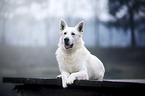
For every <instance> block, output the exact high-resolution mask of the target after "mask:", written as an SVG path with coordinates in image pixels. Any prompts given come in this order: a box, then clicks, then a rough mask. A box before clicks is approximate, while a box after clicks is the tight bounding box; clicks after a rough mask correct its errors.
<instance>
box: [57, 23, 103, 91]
mask: <svg viewBox="0 0 145 96" xmlns="http://www.w3.org/2000/svg"><path fill="white" fill-rule="evenodd" d="M83 32H84V21H82V22H80V23H79V24H78V25H77V26H76V27H68V26H67V24H66V23H65V21H64V20H61V22H60V34H61V37H60V40H59V44H58V49H57V51H56V58H57V61H58V64H59V69H60V72H61V75H59V76H58V77H60V76H61V77H62V86H63V88H65V87H67V84H72V83H73V82H74V80H89V79H97V80H102V79H103V77H104V73H105V69H104V66H103V64H102V62H101V61H100V60H99V59H98V58H97V57H96V56H94V55H92V54H91V53H90V52H89V51H88V50H87V49H86V47H85V46H84V42H83V40H82V35H83Z"/></svg>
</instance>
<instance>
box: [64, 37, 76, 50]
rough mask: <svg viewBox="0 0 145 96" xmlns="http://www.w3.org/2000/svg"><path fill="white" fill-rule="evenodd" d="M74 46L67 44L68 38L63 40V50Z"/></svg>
mask: <svg viewBox="0 0 145 96" xmlns="http://www.w3.org/2000/svg"><path fill="white" fill-rule="evenodd" d="M73 45H74V44H69V38H65V39H64V47H65V49H72V47H73Z"/></svg>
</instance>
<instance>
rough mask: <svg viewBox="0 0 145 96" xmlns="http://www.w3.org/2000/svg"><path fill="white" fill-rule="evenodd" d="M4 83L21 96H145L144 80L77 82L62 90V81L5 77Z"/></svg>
mask: <svg viewBox="0 0 145 96" xmlns="http://www.w3.org/2000/svg"><path fill="white" fill-rule="evenodd" d="M3 83H13V84H15V85H16V86H15V88H14V89H16V90H17V92H18V93H19V94H21V95H20V96H23V95H26V96H33V95H34V96H35V95H36V93H37V96H46V94H47V95H48V94H49V95H50V96H71V95H72V94H73V95H72V96H74V95H76V96H97V95H102V94H103V95H104V96H107V95H115V96H117V95H129V96H130V95H134V94H138V96H139V94H140V95H144V96H145V93H144V89H145V80H144V79H128V80H127V79H126V80H125V79H119V80H111V79H110V80H109V79H104V80H103V81H97V80H80V81H79V80H75V82H74V84H73V85H69V86H68V88H65V89H64V88H62V84H61V79H46V78H19V77H3ZM118 92H119V93H118ZM28 93H29V94H28ZM40 93H41V94H40ZM32 94H33V95H32ZM38 94H40V95H38ZM42 94H43V95H42ZM70 94H71V95H70ZM80 94H81V95H80ZM49 95H48V96H49Z"/></svg>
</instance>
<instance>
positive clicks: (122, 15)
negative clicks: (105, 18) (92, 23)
mask: <svg viewBox="0 0 145 96" xmlns="http://www.w3.org/2000/svg"><path fill="white" fill-rule="evenodd" d="M108 7H109V13H110V14H111V15H112V16H113V17H114V18H113V20H110V21H109V22H108V23H107V25H108V26H115V27H117V28H123V29H124V30H127V29H130V30H131V46H133V47H134V46H136V42H135V30H138V31H139V32H145V27H144V25H145V0H109V1H108Z"/></svg>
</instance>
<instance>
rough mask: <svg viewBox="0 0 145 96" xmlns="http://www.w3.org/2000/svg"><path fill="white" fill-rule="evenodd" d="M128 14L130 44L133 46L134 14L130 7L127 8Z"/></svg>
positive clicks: (134, 44)
mask: <svg viewBox="0 0 145 96" xmlns="http://www.w3.org/2000/svg"><path fill="white" fill-rule="evenodd" d="M129 14H130V29H131V46H132V47H135V46H136V43H135V32H134V14H133V10H132V9H130V10H129Z"/></svg>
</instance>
